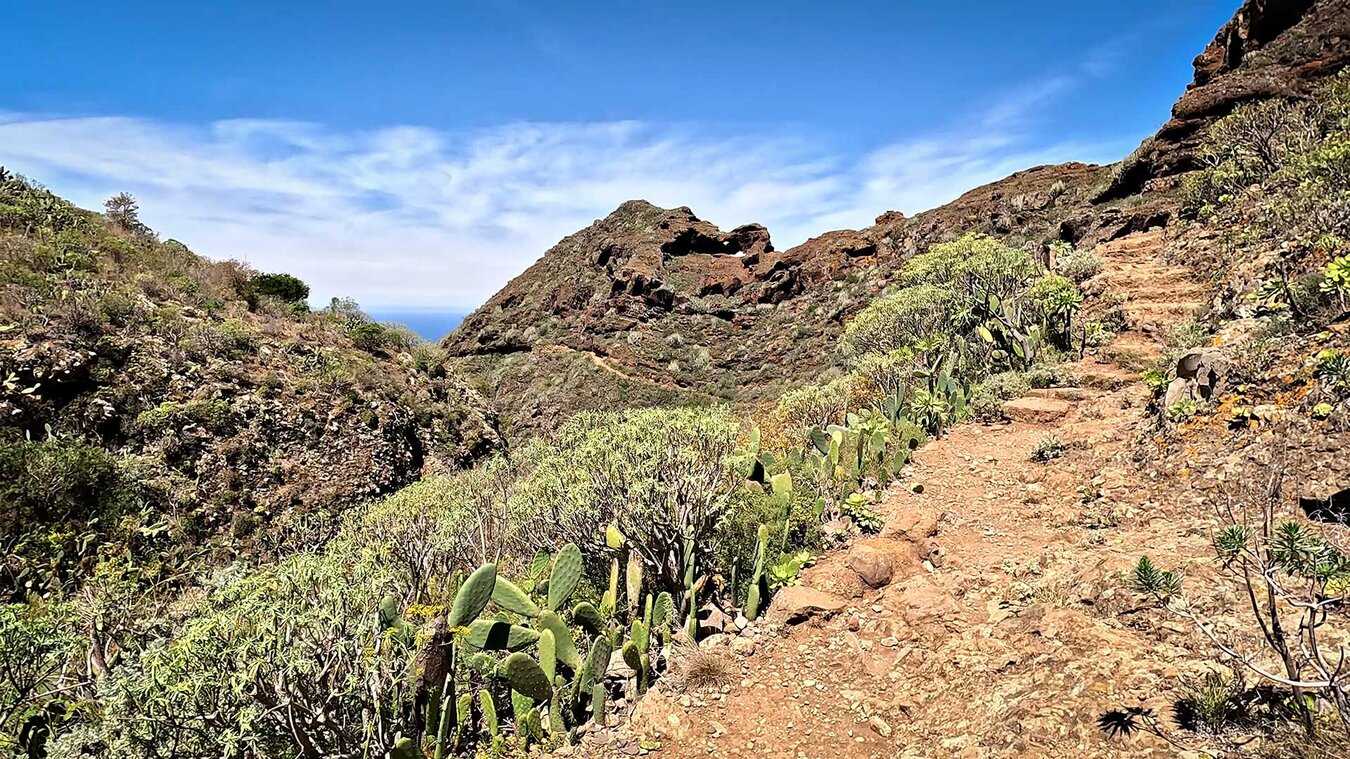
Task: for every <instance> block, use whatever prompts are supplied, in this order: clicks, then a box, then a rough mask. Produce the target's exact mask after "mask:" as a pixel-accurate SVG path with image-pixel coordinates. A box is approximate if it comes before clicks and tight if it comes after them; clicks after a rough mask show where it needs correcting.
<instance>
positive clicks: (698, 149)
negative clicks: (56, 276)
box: [0, 77, 1137, 307]
mask: <svg viewBox="0 0 1350 759" xmlns="http://www.w3.org/2000/svg"><path fill="white" fill-rule="evenodd" d="M1072 84H1073V83H1072V81H1071V80H1070V79H1069V78H1064V77H1060V78H1053V79H1048V80H1046V81H1044V82H1042V83H1040V84H1038V85H1035V86H1032V87H1029V88H1028V89H1026V90H1025V91H1023V92H1018V93H1013V95H1012V96H1010V98H1009V99H1008V100H1007V101H1006V102H1004V103H999V104H995V105H994V106H993V107H991V108H988V109H986V110H985V111H983V112H982V113H977V114H973V115H972V118H971V119H970V122H969V123H970V124H971V126H970V127H969V128H965V129H962V128H957V129H953V130H951V131H950V132H947V133H944V134H935V135H926V136H922V137H918V138H914V139H908V140H901V141H897V142H895V143H894V144H890V145H886V146H884V147H881V148H879V149H877V150H874V151H871V152H869V153H867V154H865V155H861V156H853V157H848V156H842V155H839V154H837V153H835V152H832V151H830V150H828V149H826V148H824V147H823V146H822V145H820V144H819V143H817V142H814V141H812V140H810V139H807V138H803V137H801V136H793V135H790V134H783V133H768V134H752V135H742V136H733V137H727V136H717V135H714V134H712V133H711V130H708V129H703V128H700V127H699V126H697V125H656V124H648V123H640V122H631V121H619V122H603V123H563V124H552V123H549V124H530V123H526V124H511V125H504V126H500V127H496V128H492V129H485V130H480V131H473V132H447V131H438V130H432V129H426V128H420V127H414V126H394V127H388V128H384V129H378V130H373V131H365V132H341V131H338V130H334V129H329V128H325V127H323V126H320V125H317V124H308V123H299V122H285V121H266V120H244V119H239V120H230V121H220V122H215V123H211V124H207V125H197V126H194V125H182V124H172V123H164V122H159V121H153V120H148V119H141V118H130V117H97V118H94V117H51V116H41V115H30V114H13V113H9V114H5V113H0V164H6V165H8V166H9V167H11V168H12V169H15V170H18V171H20V172H23V173H25V174H28V175H30V176H32V177H34V178H36V179H38V180H40V181H42V182H44V183H46V184H48V185H49V186H51V187H52V188H53V189H54V190H55V191H57V192H59V193H61V194H63V195H66V196H67V197H70V198H72V199H73V200H75V201H76V202H78V203H80V204H82V205H85V206H89V207H97V206H98V205H99V203H101V200H102V199H103V198H105V197H107V196H109V195H112V194H115V193H116V192H120V191H123V190H126V191H130V192H132V193H133V194H135V195H136V196H137V197H138V199H139V200H140V202H141V208H142V216H143V218H144V219H145V221H147V222H148V223H149V224H151V225H152V226H153V227H155V228H156V229H158V230H160V231H161V232H162V233H163V234H165V235H167V236H172V237H176V238H178V239H181V240H183V241H184V242H186V243H188V244H189V245H190V246H191V247H192V248H193V249H194V250H197V251H199V252H201V253H204V254H206V255H208V256H211V257H213V258H227V257H233V258H240V259H243V260H246V261H249V262H250V263H252V264H253V265H255V266H257V267H258V268H261V269H265V270H271V271H289V272H292V273H294V274H297V275H299V276H301V277H302V278H304V279H305V280H307V281H308V282H310V284H311V285H312V286H313V288H314V294H315V296H316V298H317V299H325V298H327V297H329V296H331V295H351V296H354V297H356V298H357V299H358V300H360V301H361V302H362V303H364V304H367V305H371V306H389V305H405V306H408V305H410V306H419V305H424V306H441V307H472V306H474V305H476V304H477V303H479V302H481V301H483V300H484V299H485V298H486V297H487V296H489V295H491V294H492V292H494V291H495V290H497V289H498V288H499V287H501V286H502V285H503V284H505V282H506V281H507V280H509V279H510V278H511V277H512V276H514V275H515V274H517V273H519V272H520V271H521V270H523V269H524V268H525V267H526V266H528V265H529V264H530V263H531V262H532V261H533V260H534V259H535V258H537V257H538V256H539V255H540V254H541V253H542V252H543V251H544V250H545V249H547V248H548V247H549V246H550V245H552V244H553V243H554V242H556V241H557V240H558V239H559V238H561V237H562V236H564V235H566V234H569V233H571V232H573V231H575V230H576V229H578V228H580V227H582V226H585V225H586V224H588V223H590V222H591V221H592V220H593V219H595V218H597V217H600V216H603V215H605V214H606V213H608V212H609V211H610V210H611V209H613V208H614V207H615V206H616V205H618V204H619V203H620V202H622V201H624V200H627V199H630V198H636V197H641V198H646V199H648V200H650V201H652V202H653V203H656V204H658V205H663V206H675V205H688V206H690V207H691V208H693V209H694V211H695V213H698V214H699V215H700V216H702V217H704V218H708V219H710V220H712V221H714V222H716V223H718V224H720V225H722V226H723V228H728V227H731V226H735V225H737V224H742V223H746V222H750V221H759V222H761V223H764V224H767V225H768V226H769V228H770V231H771V232H772V233H773V236H774V240H775V243H776V244H777V245H779V246H780V247H785V246H786V245H790V244H794V243H797V242H801V241H802V240H804V239H806V238H807V237H808V236H810V235H813V234H818V233H820V232H823V231H826V230H829V229H834V228H839V227H858V226H863V225H866V224H869V223H871V219H872V218H873V217H874V216H876V215H877V214H878V213H880V212H882V211H885V210H890V209H898V210H903V211H906V212H908V213H913V212H915V211H919V210H923V209H926V208H930V207H933V206H936V205H940V204H941V203H943V202H946V201H948V200H950V199H952V198H954V197H956V196H957V195H959V194H960V193H961V192H964V191H965V190H967V189H970V188H971V187H974V186H976V185H979V184H982V183H984V182H988V181H992V180H994V179H997V178H999V177H1002V176H1005V175H1007V174H1008V173H1011V172H1012V171H1015V170H1018V169H1022V168H1026V167H1028V166H1032V165H1035V164H1039V163H1049V162H1058V161H1065V160H1111V159H1112V158H1114V157H1115V156H1116V154H1117V153H1119V152H1123V150H1124V149H1125V146H1126V145H1127V144H1129V143H1130V142H1131V141H1132V140H1133V138H1135V137H1137V135H1125V136H1123V138H1125V139H1122V140H1121V141H1120V143H1119V144H1110V145H1076V144H1070V143H1050V144H1045V143H1044V142H1043V141H1035V140H1033V139H1032V138H1031V136H1030V131H1031V130H1029V129H1028V126H1027V120H1026V119H1025V118H1024V117H1025V115H1026V114H1027V113H1028V112H1029V111H1030V110H1032V109H1035V108H1037V107H1039V106H1040V105H1042V104H1043V103H1044V102H1045V101H1046V100H1047V99H1050V98H1053V97H1056V96H1058V95H1059V94H1061V93H1062V92H1064V91H1065V90H1066V89H1067V88H1068V87H1070V86H1072Z"/></svg>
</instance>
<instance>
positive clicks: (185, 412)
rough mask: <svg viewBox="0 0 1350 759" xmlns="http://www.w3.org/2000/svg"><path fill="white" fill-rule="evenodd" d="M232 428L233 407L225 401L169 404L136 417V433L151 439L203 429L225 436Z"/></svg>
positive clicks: (176, 402)
mask: <svg viewBox="0 0 1350 759" xmlns="http://www.w3.org/2000/svg"><path fill="white" fill-rule="evenodd" d="M229 424H230V405H229V404H228V403H226V402H225V401H222V400H211V401H208V400H192V401H187V402H185V403H180V402H178V401H165V402H163V403H161V404H159V405H158V406H156V407H155V408H153V409H150V410H149V411H142V412H141V413H140V414H138V415H137V416H136V421H135V423H134V425H133V426H134V427H135V429H136V430H137V431H138V432H140V433H141V434H143V435H145V436H147V437H155V436H158V435H161V434H163V433H164V432H166V431H169V430H181V429H183V428H184V427H187V426H189V425H199V426H201V427H202V428H204V429H205V430H206V431H207V432H211V433H216V434H223V433H226V432H228V429H229Z"/></svg>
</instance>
